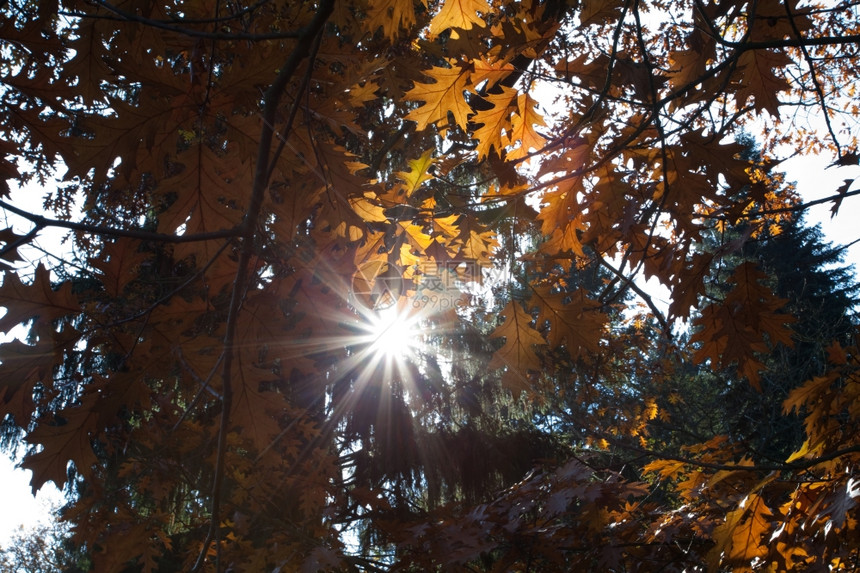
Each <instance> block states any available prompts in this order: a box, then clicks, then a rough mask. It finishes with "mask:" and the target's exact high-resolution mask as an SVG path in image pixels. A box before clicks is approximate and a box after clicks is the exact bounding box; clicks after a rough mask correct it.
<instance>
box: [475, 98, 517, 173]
mask: <svg viewBox="0 0 860 573" xmlns="http://www.w3.org/2000/svg"><path fill="white" fill-rule="evenodd" d="M516 95H517V90H515V89H512V88H508V87H504V86H503V87H502V91H501V93H497V94H489V95H487V96H485V98H484V99H485V100H486V101H487V102H488V103H490V104H492V105H493V107H491V108H490V109H487V110H481V111H479V112H478V113H477V114H475V117H474V118H473V121H474V123H476V124H480V125H481V127H479V128H478V129H476V130H475V139H477V140H478V159H483V158H484V157H486V156H487V155H489V153H490V149H492V148H493V147H495V148H496V151H497V152H501V150H502V149H504V148H505V147H506V146H507V145H508V144H509V143H510V138H509V136H507V133H509V132H510V130H511V122H510V119H509V118H510V115H511V112H510V106H511V103H512V102H513V101H514V98H515V97H516ZM506 132H507V133H506Z"/></svg>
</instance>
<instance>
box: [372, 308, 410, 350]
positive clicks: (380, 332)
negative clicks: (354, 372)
mask: <svg viewBox="0 0 860 573" xmlns="http://www.w3.org/2000/svg"><path fill="white" fill-rule="evenodd" d="M368 323H369V324H368V327H367V341H368V343H369V348H368V350H369V352H370V353H371V354H372V355H373V356H374V357H376V358H378V359H380V360H383V359H384V360H391V361H405V360H407V359H409V357H410V356H412V355H414V354H415V352H416V350H417V349H418V346H419V344H420V340H421V329H420V323H419V317H416V316H410V315H408V314H405V313H403V312H401V311H399V310H398V309H397V307H391V308H386V309H385V310H382V311H379V312H378V313H376V314H375V315H374V316H371V317H368Z"/></svg>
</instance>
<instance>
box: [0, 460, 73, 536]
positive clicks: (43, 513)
mask: <svg viewBox="0 0 860 573" xmlns="http://www.w3.org/2000/svg"><path fill="white" fill-rule="evenodd" d="M30 474H31V472H30V471H29V470H28V471H24V470H21V469H15V467H14V462H13V461H12V460H11V459H9V457H8V456H7V455H6V454H3V455H0V508H3V509H2V511H0V546H3V545H5V544H6V543H7V542H8V540H9V538H10V537H11V536H12V535H13V534H14V533H15V532H16V531H18V529H19V528H20V527H21V526H24V527H25V528H27V527H32V526H33V525H35V524H36V523H37V522H38V521H40V520H42V521H47V520H49V519H51V512H52V509H54V508H58V507H59V505H60V503H61V502H62V494H61V493H60V491H59V490H58V489H57V488H55V487H53V484H51V483H49V484H47V485H46V486H45V487H43V488H42V490H41V491H39V494H38V495H37V496H36V497H33V495H32V494H31V493H30Z"/></svg>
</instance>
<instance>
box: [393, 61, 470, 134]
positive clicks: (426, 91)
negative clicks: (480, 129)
mask: <svg viewBox="0 0 860 573" xmlns="http://www.w3.org/2000/svg"><path fill="white" fill-rule="evenodd" d="M424 75H426V76H428V77H430V78H432V79H433V80H434V81H433V83H428V84H423V83H417V82H416V84H415V85H414V86H413V88H412V89H411V90H409V91H408V92H406V94H405V95H404V97H405V99H407V100H412V101H423V102H424V105H422V106H420V107H419V108H417V109H413V110H412V111H410V112H409V114H408V115H407V116H406V119H410V120H412V121H414V122H415V123H417V124H418V127H417V129H418V130H419V131H420V130H422V129H424V128H426V127H427V126H428V125H435V124H437V123H438V122H440V121H441V122H443V123H446V122H447V120H448V112H449V111H450V112H451V113H452V114H453V116H454V121H455V123H456V124H457V125H459V126H460V127H461V128H462V129H464V130H465V129H466V125H467V124H468V116H469V114H470V113H471V112H472V108H471V107H470V106H469V104H468V103H467V102H466V96H465V95H463V92H465V91H466V89H467V87H468V83H469V72H468V71H467V70H466V69H464V68H461V67H460V66H457V65H454V66H453V67H451V68H440V67H438V66H434V67H433V68H431V69H429V70H427V71H425V72H424Z"/></svg>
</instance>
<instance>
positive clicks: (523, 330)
mask: <svg viewBox="0 0 860 573" xmlns="http://www.w3.org/2000/svg"><path fill="white" fill-rule="evenodd" d="M499 314H501V315H502V316H505V317H506V318H505V321H504V322H503V323H502V324H500V325H499V326H498V327H496V329H495V330H494V331H493V333H492V335H491V337H492V338H500V337H504V338H505V344H504V345H503V346H502V347H501V348H500V349H498V350H497V351H496V352H495V354H493V359H492V360H491V361H490V364H489V365H488V368H490V369H491V370H492V369H497V368H503V367H505V368H506V370H505V373H504V374H503V376H502V384H503V385H504V386H505V387H506V388H508V389H509V390H510V391H511V393H513V395H514V397H518V396H519V395H520V393H521V392H524V391H530V390H531V384H530V383H529V380H528V378H529V373H530V372H536V371H539V370H540V369H541V360H540V357H539V356H538V354H537V351H536V350H535V346H538V347H540V346H545V345H546V341H544V339H543V337H542V336H541V335H540V333H539V332H538V331H537V330H535V329H534V328H533V327H532V326H531V322H532V317H531V315H529V314H528V313H527V312H526V311H524V310H523V308H522V306H520V304H519V303H517V302H515V301H510V302H508V304H507V306H505V308H504V310H503V311H502V312H500V313H499Z"/></svg>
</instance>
